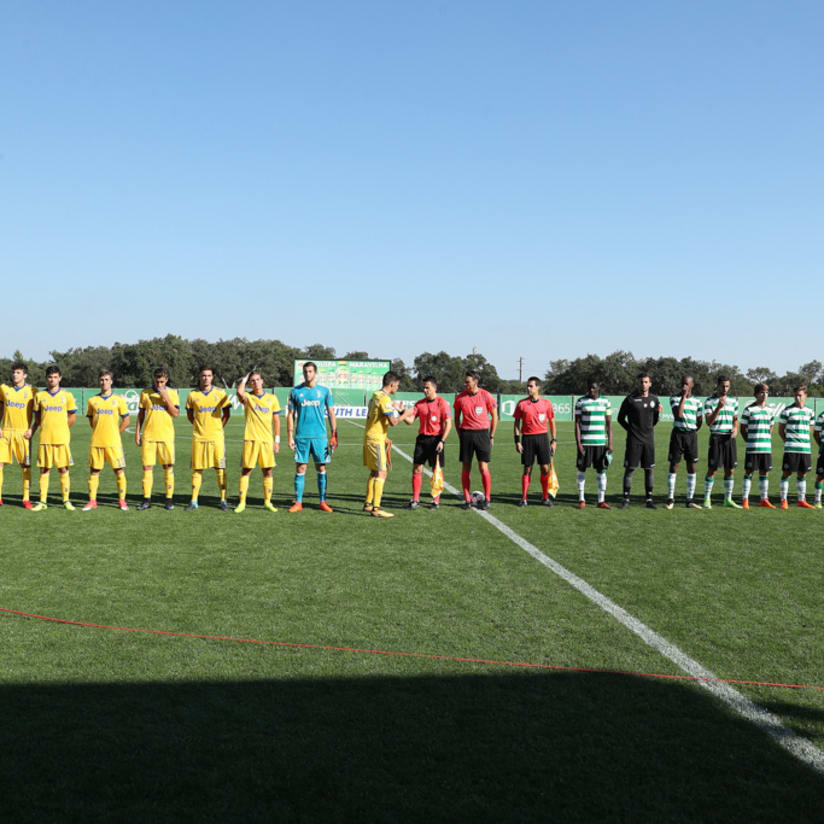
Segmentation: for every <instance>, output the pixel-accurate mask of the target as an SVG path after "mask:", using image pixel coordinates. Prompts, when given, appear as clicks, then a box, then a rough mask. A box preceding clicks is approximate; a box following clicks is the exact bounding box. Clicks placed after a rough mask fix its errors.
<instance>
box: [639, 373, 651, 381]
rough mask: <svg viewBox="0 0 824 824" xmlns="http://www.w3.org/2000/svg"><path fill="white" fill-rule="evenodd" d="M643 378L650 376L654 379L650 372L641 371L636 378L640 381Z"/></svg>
mask: <svg viewBox="0 0 824 824" xmlns="http://www.w3.org/2000/svg"><path fill="white" fill-rule="evenodd" d="M641 378H649V379H650V380H652V375H650V373H649V372H639V373H638V375H637V376H636V378H635V380H637V381H640V380H641Z"/></svg>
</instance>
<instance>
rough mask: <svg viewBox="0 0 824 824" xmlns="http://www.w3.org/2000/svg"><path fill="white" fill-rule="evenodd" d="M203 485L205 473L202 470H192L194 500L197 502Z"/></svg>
mask: <svg viewBox="0 0 824 824" xmlns="http://www.w3.org/2000/svg"><path fill="white" fill-rule="evenodd" d="M202 483H203V471H202V470H200V469H193V470H192V500H193V501H197V496H198V495H200V485H201V484H202Z"/></svg>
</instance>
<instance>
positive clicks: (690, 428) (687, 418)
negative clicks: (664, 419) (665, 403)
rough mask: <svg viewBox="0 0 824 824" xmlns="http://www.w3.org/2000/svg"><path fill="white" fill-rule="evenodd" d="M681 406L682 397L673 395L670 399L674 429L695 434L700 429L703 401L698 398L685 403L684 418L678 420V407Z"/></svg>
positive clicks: (689, 399) (687, 400)
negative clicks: (699, 422) (699, 420)
mask: <svg viewBox="0 0 824 824" xmlns="http://www.w3.org/2000/svg"><path fill="white" fill-rule="evenodd" d="M680 405H681V396H680V395H672V396H671V397H670V407H671V408H672V416H673V422H672V428H673V429H679V430H680V431H682V432H695V430H696V429H698V418H700V417H701V415H702V412H701V401H700V400H699V399H698V398H687V399H686V400H685V401H684V417H683V418H680V419H679V418H678V407H679V406H680Z"/></svg>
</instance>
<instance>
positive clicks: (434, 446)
mask: <svg viewBox="0 0 824 824" xmlns="http://www.w3.org/2000/svg"><path fill="white" fill-rule="evenodd" d="M440 442H441V436H440V435H418V437H417V438H415V454H414V455H413V456H412V463H413V464H418V465H419V466H422V465H423V464H425V463H429V465H430V466H431V467H433V468H434V466H435V458H436V457H437V456H438V455H440V456H441V466H442V467H443V466H446V455H445V454H444V453H445V452H446V447H444V449H443V451H442V452H438V451H437V450H438V444H439V443H440Z"/></svg>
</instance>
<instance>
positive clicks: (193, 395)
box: [186, 386, 229, 441]
mask: <svg viewBox="0 0 824 824" xmlns="http://www.w3.org/2000/svg"><path fill="white" fill-rule="evenodd" d="M228 405H229V398H228V396H227V395H226V393H225V392H224V391H223V390H222V389H217V388H216V387H214V386H213V387H212V388H211V389H210V390H209V391H208V392H201V391H200V390H199V389H193V390H192V391H191V392H189V397H188V398H186V409H191V410H192V411H193V413H194V420H193V424H194V431H193V433H192V437H193V438H194V439H195V440H196V441H216V440H219V439H221V438H223V424H222V423H221V417H222V412H223V407H224V406H228Z"/></svg>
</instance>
